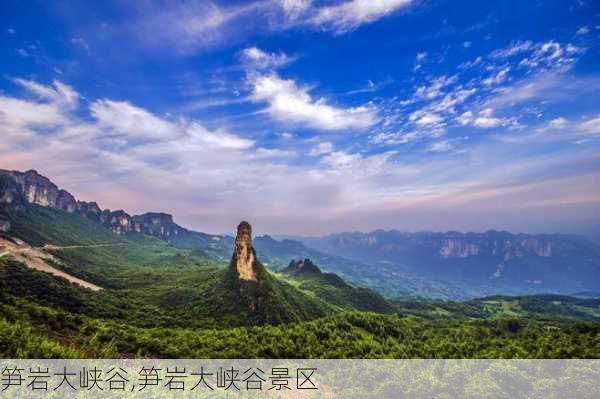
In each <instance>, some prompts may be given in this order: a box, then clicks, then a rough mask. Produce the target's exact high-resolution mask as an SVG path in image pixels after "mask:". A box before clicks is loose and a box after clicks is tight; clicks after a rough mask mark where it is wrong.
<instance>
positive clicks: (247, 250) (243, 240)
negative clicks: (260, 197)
mask: <svg viewBox="0 0 600 399" xmlns="http://www.w3.org/2000/svg"><path fill="white" fill-rule="evenodd" d="M255 260H256V256H255V252H254V248H252V227H251V226H250V224H249V223H248V222H241V223H240V224H239V226H238V228H237V236H236V237H235V250H234V253H233V260H232V263H233V264H234V265H235V270H236V272H237V276H238V278H239V279H240V280H245V281H256V280H257V276H256V271H255V266H254V263H255Z"/></svg>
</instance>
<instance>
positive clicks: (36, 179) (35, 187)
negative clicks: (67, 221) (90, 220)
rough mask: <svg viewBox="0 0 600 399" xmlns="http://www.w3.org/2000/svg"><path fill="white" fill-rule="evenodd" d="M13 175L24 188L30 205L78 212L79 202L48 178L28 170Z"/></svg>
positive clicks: (12, 173) (14, 172)
mask: <svg viewBox="0 0 600 399" xmlns="http://www.w3.org/2000/svg"><path fill="white" fill-rule="evenodd" d="M11 175H12V176H13V178H14V179H15V180H16V181H17V183H18V184H19V185H20V186H21V187H22V190H23V194H24V195H25V198H26V199H27V202H29V203H30V204H37V205H40V206H45V207H48V208H55V209H61V210H63V211H66V212H71V213H72V212H75V211H76V210H77V201H75V198H74V197H73V196H72V195H71V194H70V193H69V192H67V191H65V190H60V189H59V188H58V187H56V185H55V184H54V183H52V182H51V181H50V180H49V179H48V178H47V177H45V176H42V175H40V174H39V173H37V172H36V171H35V170H28V171H27V172H24V173H23V172H16V171H13V172H11Z"/></svg>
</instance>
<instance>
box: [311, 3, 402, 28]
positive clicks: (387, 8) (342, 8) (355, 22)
mask: <svg viewBox="0 0 600 399" xmlns="http://www.w3.org/2000/svg"><path fill="white" fill-rule="evenodd" d="M410 4H412V0H378V1H373V0H349V1H346V2H343V3H341V4H338V5H334V6H329V7H322V8H320V9H319V10H318V11H317V14H316V15H315V16H314V17H313V19H312V23H313V24H314V25H317V26H319V27H321V28H323V29H326V30H333V31H335V32H337V33H345V32H348V31H350V30H353V29H356V28H357V27H359V26H360V25H362V24H365V23H370V22H373V21H376V20H378V19H380V18H383V17H385V16H387V15H390V14H392V13H394V12H396V11H398V10H400V9H403V8H406V7H408V6H409V5H410Z"/></svg>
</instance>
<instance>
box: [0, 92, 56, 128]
mask: <svg viewBox="0 0 600 399" xmlns="http://www.w3.org/2000/svg"><path fill="white" fill-rule="evenodd" d="M66 122H67V118H66V117H65V116H64V115H63V113H62V112H61V110H60V109H59V108H58V107H56V106H55V105H53V104H44V103H34V102H30V101H24V100H20V99H16V98H12V97H3V96H0V124H1V125H3V126H5V127H7V128H8V127H10V128H12V129H18V128H26V127H34V126H49V127H54V126H57V125H63V124H65V123H66Z"/></svg>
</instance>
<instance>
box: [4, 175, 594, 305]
mask: <svg viewBox="0 0 600 399" xmlns="http://www.w3.org/2000/svg"><path fill="white" fill-rule="evenodd" d="M27 204H36V205H39V206H43V207H48V208H52V209H58V210H62V211H65V212H68V213H72V214H78V215H81V216H83V217H85V218H87V219H89V220H92V221H94V222H96V223H98V224H101V225H102V226H105V227H106V228H107V229H109V230H110V231H112V232H113V233H115V234H117V235H123V234H128V233H142V234H146V235H150V236H153V237H157V238H159V239H162V240H165V241H167V242H169V243H170V244H171V245H173V246H174V247H176V248H180V249H188V250H191V251H196V252H197V253H199V254H203V255H207V256H210V257H212V258H215V259H219V260H222V261H226V260H228V259H229V257H230V255H231V248H232V247H233V240H234V239H233V237H230V236H226V235H213V234H207V233H202V232H197V231H193V230H189V229H186V228H184V227H182V226H180V225H178V224H177V223H175V222H174V221H173V217H172V216H171V215H169V214H167V213H160V212H153V213H145V214H142V215H129V214H128V213H127V212H125V211H123V210H116V211H111V210H108V209H104V210H102V209H101V208H100V207H99V206H98V204H97V203H96V202H83V201H78V200H76V198H75V197H74V196H73V195H72V194H71V193H69V192H67V191H65V190H62V189H59V188H58V187H57V186H56V185H55V184H54V183H52V182H51V181H50V180H49V179H48V178H46V177H44V176H42V175H40V174H39V173H37V172H36V171H33V170H30V171H27V172H19V171H5V170H4V171H3V170H0V231H5V232H8V231H10V228H11V226H10V220H9V218H8V216H7V214H6V212H5V211H4V210H3V209H6V208H7V207H11V208H15V209H18V208H20V207H24V206H25V205H27ZM254 247H255V248H256V249H257V252H258V254H259V257H260V261H261V262H262V264H264V265H265V266H266V267H267V268H269V269H271V270H275V271H277V270H282V269H284V268H285V267H286V266H288V264H289V262H290V261H291V260H293V259H305V258H310V259H312V260H313V261H314V262H315V263H316V264H318V265H320V267H322V268H323V269H324V270H326V271H329V272H334V273H337V274H339V275H340V276H342V277H343V278H346V279H348V280H349V281H351V282H353V283H355V284H358V285H363V286H368V287H371V288H374V289H377V290H378V291H379V292H381V293H384V294H386V295H388V296H391V297H395V296H426V297H436V298H452V299H463V298H469V297H475V296H484V295H491V294H515V295H518V294H530V293H546V292H553V293H561V294H571V293H574V292H586V291H587V292H593V291H595V292H597V291H599V290H600V245H598V244H597V243H595V242H592V241H591V240H588V239H586V238H584V237H580V236H572V235H560V234H545V235H528V234H511V233H508V232H498V231H488V232H485V233H460V232H446V233H432V232H421V233H406V232H400V231H396V230H392V231H383V230H376V231H373V232H370V233H359V232H354V233H339V234H332V235H329V236H325V237H309V238H307V237H288V238H283V239H281V240H278V239H275V238H273V237H271V236H268V235H265V236H259V237H255V239H254Z"/></svg>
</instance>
